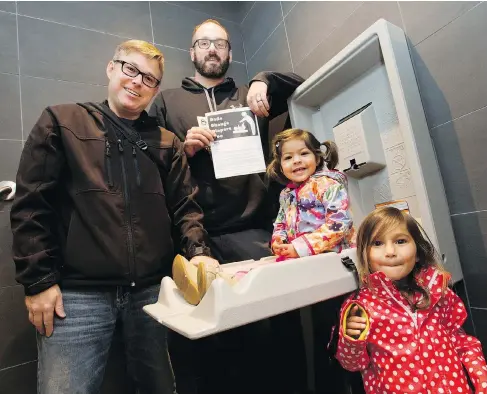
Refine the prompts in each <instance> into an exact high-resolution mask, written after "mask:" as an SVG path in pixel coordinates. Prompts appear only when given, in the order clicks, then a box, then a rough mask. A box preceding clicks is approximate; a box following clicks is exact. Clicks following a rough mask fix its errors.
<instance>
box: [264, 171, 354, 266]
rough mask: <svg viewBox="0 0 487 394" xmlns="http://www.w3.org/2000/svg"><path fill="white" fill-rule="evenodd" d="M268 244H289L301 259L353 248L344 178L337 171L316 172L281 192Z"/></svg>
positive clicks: (351, 223) (350, 217)
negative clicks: (270, 239) (277, 241)
mask: <svg viewBox="0 0 487 394" xmlns="http://www.w3.org/2000/svg"><path fill="white" fill-rule="evenodd" d="M279 202H280V205H281V206H280V209H279V213H278V214H277V218H276V221H275V222H274V232H273V234H272V241H271V245H273V244H274V242H275V241H276V240H278V239H280V240H281V242H283V243H291V244H292V245H293V246H294V249H295V250H296V253H297V254H298V255H299V256H300V257H304V256H310V255H314V254H318V253H323V252H337V253H339V252H341V250H342V249H345V248H350V247H352V246H354V242H355V241H354V238H355V237H354V228H353V222H352V216H351V215H350V211H349V206H350V201H349V198H348V192H347V178H346V176H345V175H344V174H343V173H341V172H339V171H336V170H321V171H317V172H315V173H314V174H313V175H312V176H311V177H310V178H309V179H308V180H307V181H306V182H303V183H302V184H301V185H298V186H297V185H294V184H292V183H290V184H288V185H287V187H286V188H285V189H284V190H283V191H282V192H281V196H280V199H279Z"/></svg>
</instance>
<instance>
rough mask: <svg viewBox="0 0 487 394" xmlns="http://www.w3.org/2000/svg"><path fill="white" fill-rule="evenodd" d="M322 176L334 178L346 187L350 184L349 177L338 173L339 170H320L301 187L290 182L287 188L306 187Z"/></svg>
mask: <svg viewBox="0 0 487 394" xmlns="http://www.w3.org/2000/svg"><path fill="white" fill-rule="evenodd" d="M322 176H327V177H328V178H332V179H334V180H335V181H337V182H340V183H342V184H344V185H345V187H346V186H347V184H348V182H347V176H346V175H345V174H344V173H342V172H340V171H338V170H329V169H327V168H326V169H321V170H318V171H316V172H315V173H314V174H313V175H311V176H310V177H309V178H308V180H307V181H306V182H304V183H301V184H300V185H297V184H296V183H294V182H289V183H288V184H287V185H286V187H288V188H289V189H298V188H300V187H302V186H304V185H306V184H307V183H308V182H310V181H311V180H312V179H315V178H319V177H322Z"/></svg>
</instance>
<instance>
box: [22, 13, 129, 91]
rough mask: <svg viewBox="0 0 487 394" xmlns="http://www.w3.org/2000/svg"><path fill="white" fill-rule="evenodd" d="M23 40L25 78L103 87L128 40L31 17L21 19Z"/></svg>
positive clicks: (23, 71)
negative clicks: (113, 60)
mask: <svg viewBox="0 0 487 394" xmlns="http://www.w3.org/2000/svg"><path fill="white" fill-rule="evenodd" d="M19 40H20V72H21V74H22V75H30V76H36V77H46V78H52V79H58V80H64V81H76V82H87V83H95V84H100V85H103V84H106V83H107V76H106V66H107V64H108V61H109V60H110V59H111V58H112V56H113V53H114V51H115V48H116V47H117V45H118V44H120V43H121V42H123V41H124V39H122V38H120V37H114V36H110V35H108V34H102V33H96V32H92V31H87V30H80V29H76V28H72V27H67V26H62V25H58V24H55V23H50V22H44V21H40V20H36V19H31V18H27V17H19ZM74 43H76V44H75V45H74Z"/></svg>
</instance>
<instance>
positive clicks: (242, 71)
mask: <svg viewBox="0 0 487 394" xmlns="http://www.w3.org/2000/svg"><path fill="white" fill-rule="evenodd" d="M227 76H229V77H232V78H233V79H234V80H235V83H236V84H237V86H240V85H246V84H248V83H249V78H248V77H247V67H245V64H241V63H232V64H231V65H230V68H229V69H228V73H227Z"/></svg>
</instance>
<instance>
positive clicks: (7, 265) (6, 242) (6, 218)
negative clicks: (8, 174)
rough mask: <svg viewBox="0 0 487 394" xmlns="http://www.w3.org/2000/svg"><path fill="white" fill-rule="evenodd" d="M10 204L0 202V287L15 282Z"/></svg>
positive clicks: (11, 284) (12, 284) (14, 283)
mask: <svg viewBox="0 0 487 394" xmlns="http://www.w3.org/2000/svg"><path fill="white" fill-rule="evenodd" d="M2 180H3V179H2ZM10 205H11V204H8V205H7V204H6V203H5V202H2V203H0V288H1V287H4V286H14V285H16V284H17V282H15V265H14V262H13V260H12V232H11V230H10Z"/></svg>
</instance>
